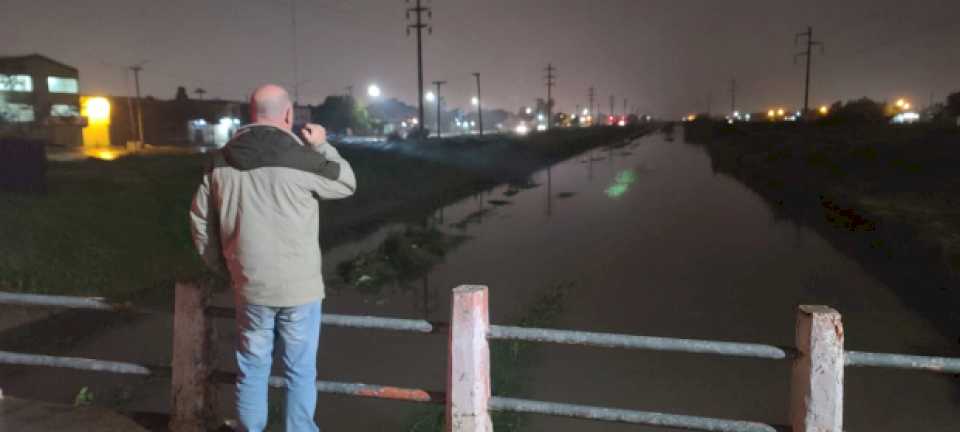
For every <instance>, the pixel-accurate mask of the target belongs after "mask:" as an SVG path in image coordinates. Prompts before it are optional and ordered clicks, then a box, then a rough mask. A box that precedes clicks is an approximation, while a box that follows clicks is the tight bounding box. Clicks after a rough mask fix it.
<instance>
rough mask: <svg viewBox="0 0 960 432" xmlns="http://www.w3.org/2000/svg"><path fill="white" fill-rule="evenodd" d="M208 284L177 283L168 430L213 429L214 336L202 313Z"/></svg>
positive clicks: (198, 430) (207, 292)
mask: <svg viewBox="0 0 960 432" xmlns="http://www.w3.org/2000/svg"><path fill="white" fill-rule="evenodd" d="M211 292H212V290H211V288H210V286H209V285H208V284H202V283H194V282H177V284H176V288H175V293H174V295H175V299H174V308H173V313H174V314H173V359H172V361H171V367H172V369H173V370H172V377H171V384H170V392H171V398H172V399H171V402H170V407H171V410H170V411H171V418H170V425H169V426H170V430H174V431H178V432H204V431H207V430H212V429H215V427H216V424H215V422H216V417H215V414H214V413H215V411H214V406H215V396H216V392H215V388H214V387H213V385H212V383H211V381H210V375H211V373H212V372H213V368H214V364H213V361H214V358H215V353H214V348H215V343H214V341H215V334H214V329H213V326H212V325H211V324H212V323H211V319H209V318H208V317H207V316H206V315H205V314H204V309H206V307H207V303H208V302H209V300H210V296H211Z"/></svg>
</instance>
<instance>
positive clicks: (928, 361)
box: [844, 351, 960, 374]
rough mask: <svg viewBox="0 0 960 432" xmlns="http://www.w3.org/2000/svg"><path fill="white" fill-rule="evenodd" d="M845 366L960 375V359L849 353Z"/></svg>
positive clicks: (859, 352) (847, 353) (845, 359)
mask: <svg viewBox="0 0 960 432" xmlns="http://www.w3.org/2000/svg"><path fill="white" fill-rule="evenodd" d="M845 354H846V356H845V358H844V365H845V366H848V367H854V366H859V367H878V368H889V369H910V370H921V371H927V372H938V373H948V374H958V373H960V358H949V357H928V356H916V355H906V354H885V353H872V352H861V351H847V352H846V353H845Z"/></svg>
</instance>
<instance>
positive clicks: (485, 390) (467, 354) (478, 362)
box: [446, 285, 493, 432]
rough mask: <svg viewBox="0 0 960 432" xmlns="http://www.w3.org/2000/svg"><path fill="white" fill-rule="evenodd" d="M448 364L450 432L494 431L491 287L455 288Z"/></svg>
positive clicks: (447, 425) (465, 286) (467, 286)
mask: <svg viewBox="0 0 960 432" xmlns="http://www.w3.org/2000/svg"><path fill="white" fill-rule="evenodd" d="M451 315H452V316H451V318H450V346H449V349H450V352H449V357H448V359H449V361H448V363H447V424H446V431H447V432H492V431H493V425H492V424H491V422H490V413H489V411H487V405H488V403H489V401H490V347H489V346H488V345H487V330H488V329H489V327H490V315H489V306H488V298H487V287H485V286H481V285H463V286H460V287H457V288H455V289H454V290H453V299H452V307H451Z"/></svg>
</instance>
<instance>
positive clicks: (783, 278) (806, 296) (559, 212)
mask: <svg viewBox="0 0 960 432" xmlns="http://www.w3.org/2000/svg"><path fill="white" fill-rule="evenodd" d="M681 141H682V140H679V139H678V140H676V141H675V142H670V141H667V139H665V137H664V136H663V135H653V136H649V137H646V138H642V139H640V140H638V141H636V142H635V143H633V144H632V145H630V146H628V147H625V148H622V149H613V150H606V149H604V150H595V151H594V152H592V154H590V155H582V156H580V157H577V158H573V159H571V160H569V161H566V162H563V163H561V164H558V165H556V166H554V167H552V168H551V169H549V170H544V171H542V172H539V173H537V174H536V175H535V176H533V177H532V179H531V180H532V182H533V183H534V185H535V187H530V186H534V185H527V186H526V187H523V188H517V187H511V186H501V187H498V188H495V189H493V190H491V191H489V193H486V194H483V195H481V196H477V197H474V198H470V199H466V200H463V201H462V202H460V203H457V204H455V205H452V206H449V207H447V208H445V209H443V214H442V217H443V225H444V226H445V228H444V229H445V231H448V232H450V233H454V234H466V235H468V236H470V239H469V240H468V241H466V242H465V243H463V244H462V245H460V246H459V247H457V248H455V249H453V250H452V251H451V252H450V253H449V254H448V255H447V256H446V258H445V260H444V261H443V262H442V263H441V264H439V265H437V266H436V267H434V268H433V270H432V271H431V272H430V273H429V277H428V278H426V280H425V281H422V283H417V284H411V285H412V286H410V287H408V288H407V289H392V288H386V289H384V291H382V292H379V293H374V294H371V293H369V292H368V293H366V294H361V293H360V292H357V291H349V290H345V291H342V292H341V293H340V294H339V295H337V296H334V297H332V298H331V299H329V300H328V301H327V306H326V310H327V311H336V312H341V313H369V314H375V315H390V316H407V317H410V316H416V317H425V318H429V319H435V320H445V319H447V317H448V313H449V291H450V289H451V288H452V287H454V286H456V285H459V284H464V283H478V284H485V285H488V286H489V287H490V290H491V294H490V295H491V314H492V321H493V322H494V323H501V324H515V323H517V322H518V320H521V319H524V318H525V317H529V315H530V309H531V307H535V306H536V305H537V302H538V301H540V300H539V299H542V298H543V297H544V295H547V294H548V293H550V292H551V291H552V290H554V289H555V287H557V286H562V287H563V292H564V295H563V300H562V311H561V313H560V315H559V317H558V318H557V319H556V320H554V322H551V325H553V326H556V327H559V328H570V329H582V330H594V331H606V332H620V333H629V334H640V335H655V336H672V337H687V338H705V339H720V340H730V341H746V342H758V343H769V344H778V345H785V346H792V345H793V337H794V336H793V332H794V313H795V312H794V311H795V308H796V306H797V305H798V304H825V305H830V306H833V307H835V308H837V309H838V310H839V311H840V312H841V313H842V314H843V317H844V324H845V326H846V335H847V347H848V348H849V349H856V350H874V351H884V352H906V353H922V354H953V355H955V354H956V353H957V350H956V341H952V340H948V339H946V338H945V337H943V336H941V334H939V333H938V332H937V331H936V329H935V328H934V327H933V326H932V325H931V324H930V323H929V322H928V320H927V319H925V318H924V316H922V314H920V313H919V312H918V311H916V310H913V309H911V308H909V307H907V306H905V305H904V304H903V303H902V302H901V301H900V300H899V299H898V298H897V296H896V295H895V294H894V291H893V290H891V289H890V287H887V286H885V285H883V284H882V283H881V282H879V281H878V280H877V279H875V278H874V277H871V275H870V274H867V273H865V272H864V270H863V269H862V268H861V267H860V266H859V265H858V264H857V263H856V262H855V261H854V260H852V259H850V258H848V257H847V256H844V255H843V254H841V253H840V252H838V251H836V250H835V249H833V248H832V247H831V246H830V244H829V243H828V242H827V241H825V240H824V239H823V238H822V237H820V236H819V235H818V234H817V233H815V232H813V231H811V230H809V229H807V228H804V227H800V226H798V225H795V224H793V223H791V222H789V221H786V220H783V219H776V218H775V217H774V213H773V212H772V211H771V209H770V208H769V207H768V206H767V204H766V203H765V202H764V201H763V200H762V199H761V198H760V197H759V196H757V195H756V194H754V193H753V192H751V191H749V190H748V189H747V188H745V187H744V186H743V185H741V184H740V183H738V182H737V181H735V180H733V179H731V178H729V177H726V176H724V175H720V174H715V173H714V172H713V171H712V169H711V165H710V160H709V157H708V155H707V154H706V153H705V152H704V151H703V150H702V149H701V148H699V147H695V146H691V145H688V144H685V143H682V142H681ZM482 209H486V210H487V211H486V212H484V214H482V216H480V217H478V216H477V213H478V211H480V210H482ZM464 222H469V223H464ZM327 274H334V271H333V270H332V269H331V270H328V273H327ZM424 285H426V286H428V289H427V290H426V291H425V290H424V289H423V287H424ZM445 343H446V341H445V338H444V337H431V336H420V337H417V336H400V337H398V336H395V335H383V334H367V333H365V332H364V333H358V332H354V331H348V330H328V331H326V334H325V336H324V337H323V342H322V345H323V353H322V354H321V357H322V358H321V363H322V366H321V375H322V376H324V377H326V378H329V379H341V380H342V379H351V380H361V381H365V382H376V383H385V384H395V385H409V386H427V387H430V388H437V389H439V388H443V370H444V367H445V361H446V360H445V357H444V351H443V350H444V346H445ZM531 357H532V359H531V361H532V362H534V366H533V367H531V368H529V373H528V374H525V375H526V376H525V379H524V380H523V382H522V383H521V384H519V385H515V386H511V387H512V390H515V391H517V392H519V393H518V394H515V395H516V396H519V397H526V398H534V399H541V400H548V401H558V402H572V403H583V404H592V405H604V406H611V407H622V408H632V409H642V410H652V411H662V412H670V413H680V414H694V415H704V416H715V417H722V418H736V419H749V420H757V421H764V422H770V423H773V424H785V423H787V409H786V408H787V400H788V399H787V397H788V387H789V383H788V381H789V363H788V362H768V361H762V360H743V359H730V358H718V357H711V356H697V355H685V354H664V353H655V352H631V351H621V350H601V349H592V348H582V347H557V346H546V345H543V346H537V347H536V348H535V349H534V351H533V352H532V353H531ZM495 368H496V367H495ZM846 384H847V387H846V393H847V397H846V407H847V408H846V418H847V421H846V427H847V429H848V430H851V431H854V430H862V431H867V430H869V431H902V430H925V431H934V430H937V431H946V430H956V427H957V425H958V422H960V418H958V417H957V412H958V408H960V391H958V390H960V381H958V380H957V379H956V378H955V377H949V376H936V375H929V374H922V373H912V372H898V371H878V370H862V369H850V370H848V372H847V380H846ZM494 390H495V391H497V389H496V388H495V389H494ZM322 401H323V405H322V406H321V407H320V408H319V412H320V413H321V414H320V416H321V419H322V420H323V423H324V424H328V425H330V427H332V428H333V429H334V430H401V429H402V428H405V427H409V426H410V425H411V424H412V423H411V421H410V417H409V415H408V414H406V412H405V410H403V409H402V408H400V407H401V406H402V404H400V405H398V404H397V403H389V402H366V401H356V400H352V399H343V398H337V397H325V398H322ZM348 413H351V414H349V415H347V414H348ZM526 420H527V421H526V423H525V427H523V428H522V429H524V430H531V431H548V430H549V431H615V430H616V431H620V430H623V431H627V430H644V429H643V428H637V427H636V426H627V425H613V424H602V423H592V422H585V421H579V420H566V419H555V418H546V417H529V418H527V419H526ZM424 430H426V429H424Z"/></svg>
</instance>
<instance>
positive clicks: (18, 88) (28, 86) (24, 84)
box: [0, 75, 33, 92]
mask: <svg viewBox="0 0 960 432" xmlns="http://www.w3.org/2000/svg"><path fill="white" fill-rule="evenodd" d="M0 91H8V92H32V91H33V77H31V76H30V75H0Z"/></svg>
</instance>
